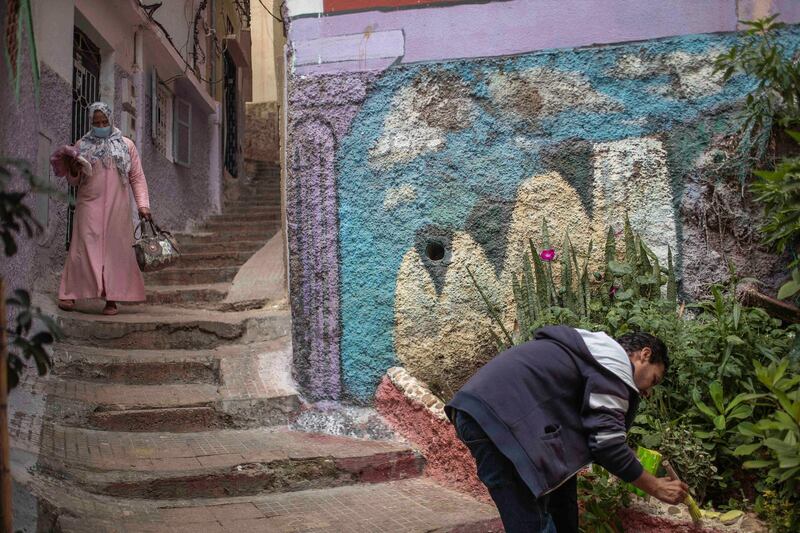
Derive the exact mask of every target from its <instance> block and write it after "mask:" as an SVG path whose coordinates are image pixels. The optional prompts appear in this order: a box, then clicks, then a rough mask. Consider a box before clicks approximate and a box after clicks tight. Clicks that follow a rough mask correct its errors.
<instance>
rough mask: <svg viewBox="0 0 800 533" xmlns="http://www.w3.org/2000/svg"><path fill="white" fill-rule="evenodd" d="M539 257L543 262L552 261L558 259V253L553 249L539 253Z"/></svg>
mask: <svg viewBox="0 0 800 533" xmlns="http://www.w3.org/2000/svg"><path fill="white" fill-rule="evenodd" d="M539 257H540V258H541V260H542V261H552V260H553V259H555V258H556V251H555V250H553V249H552V248H551V249H549V250H542V251H541V252H540V253H539Z"/></svg>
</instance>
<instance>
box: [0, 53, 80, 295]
mask: <svg viewBox="0 0 800 533" xmlns="http://www.w3.org/2000/svg"><path fill="white" fill-rule="evenodd" d="M23 57H24V61H23V64H22V66H21V67H20V73H21V79H20V96H19V100H16V98H15V96H14V92H13V87H12V85H11V83H9V82H8V81H7V79H8V78H7V76H8V70H7V69H6V68H5V67H4V68H2V69H0V70H1V71H2V72H0V106H2V107H1V108H0V116H2V117H3V119H2V120H0V154H1V155H2V156H4V157H11V158H19V159H25V160H27V161H29V162H31V164H32V165H33V166H32V168H33V169H34V171H36V170H37V152H38V149H39V144H40V138H41V139H46V140H47V141H49V143H51V145H52V146H53V147H55V146H58V145H59V144H63V143H65V142H68V141H69V140H70V139H69V129H70V117H71V94H72V93H71V88H70V87H71V86H70V83H68V82H67V81H66V80H65V79H63V78H62V77H61V76H59V75H58V74H56V73H55V72H54V71H53V70H52V69H51V68H50V67H49V66H48V65H47V64H46V63H40V87H39V101H38V103H37V102H36V100H35V95H36V92H35V90H34V85H33V80H32V78H31V76H30V63H29V61H28V55H27V49H26V50H24V53H23ZM37 104H38V105H37ZM48 155H49V154H48ZM47 170H48V171H49V169H47ZM41 177H42V178H47V175H46V174H42V175H41ZM50 179H51V183H52V185H53V186H55V187H57V188H59V189H61V190H66V181H65V180H63V179H61V178H56V177H55V176H51V177H50ZM25 186H26V185H25V184H24V183H23V182H22V181H16V182H15V187H25ZM33 201H34V199H33V198H32V197H29V206H31V207H33ZM40 222H42V224H43V225H44V226H45V228H44V232H43V233H42V235H41V236H40V237H39V238H38V239H27V238H26V237H23V238H21V239H19V241H18V244H19V246H20V249H19V252H18V253H17V254H16V255H15V256H14V257H12V258H11V259H6V258H5V257H3V260H2V262H0V264H2V267H0V275H2V276H3V278H4V279H5V282H6V284H7V287H8V288H9V289H13V288H18V287H27V288H31V287H33V286H34V284H35V285H36V286H45V287H49V286H52V284H53V280H54V278H55V277H54V275H53V272H52V271H53V269H54V268H57V269H60V265H61V264H62V263H63V260H64V256H65V253H66V252H65V250H64V234H65V228H66V204H65V203H64V202H63V201H59V200H55V199H52V198H51V199H50V200H49V201H48V217H47V220H41V221H40Z"/></svg>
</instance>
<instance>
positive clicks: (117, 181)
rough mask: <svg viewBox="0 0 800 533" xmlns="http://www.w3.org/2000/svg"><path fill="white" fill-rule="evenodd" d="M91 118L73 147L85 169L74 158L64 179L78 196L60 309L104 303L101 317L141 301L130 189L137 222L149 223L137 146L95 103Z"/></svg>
mask: <svg viewBox="0 0 800 533" xmlns="http://www.w3.org/2000/svg"><path fill="white" fill-rule="evenodd" d="M89 117H90V118H91V121H92V129H91V130H90V131H89V133H87V134H86V135H85V136H84V137H82V138H81V139H80V140H79V141H78V142H77V143H76V144H75V146H74V149H75V150H77V151H78V154H79V155H80V156H81V157H82V158H83V159H84V160H85V161H84V162H83V165H85V167H84V168H82V167H81V163H80V162H79V161H80V160H79V159H77V158H74V159H70V160H69V163H68V167H69V172H68V173H67V180H68V181H69V183H70V184H71V185H77V186H78V195H77V203H76V206H75V226H74V227H75V230H74V233H73V235H72V241H71V243H70V247H69V253H68V255H67V260H66V264H65V265H64V273H63V275H62V276H61V287H60V288H59V291H58V306H59V307H60V308H61V309H64V310H67V311H70V310H72V309H74V307H75V300H80V299H84V298H104V299H105V300H106V306H105V308H104V309H103V314H106V315H116V314H117V312H118V309H117V305H116V302H141V301H144V299H145V292H144V280H143V278H142V273H141V272H140V271H139V266H138V264H137V263H136V256H135V254H134V251H133V247H132V245H133V229H134V228H133V222H132V220H131V209H130V193H129V192H128V191H129V188H128V184H130V189H131V190H132V191H133V197H134V199H135V200H136V205H137V207H138V208H139V218H140V219H145V220H147V219H149V218H150V200H149V196H148V193H147V182H146V181H145V177H144V173H143V172H142V164H141V161H140V160H139V153H138V152H137V150H136V146H135V145H134V144H133V141H131V140H130V139H128V138H127V137H123V136H122V134H121V133H120V131H119V130H118V129H117V128H113V127H112V126H111V124H110V121H111V111H110V109H109V107H108V106H107V105H106V104H103V103H102V102H96V103H94V104H92V105H91V106H89ZM86 162H88V163H89V164H90V165H91V173H89V172H88V165H86ZM89 174H91V175H89Z"/></svg>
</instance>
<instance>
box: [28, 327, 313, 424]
mask: <svg viewBox="0 0 800 533" xmlns="http://www.w3.org/2000/svg"><path fill="white" fill-rule="evenodd" d="M54 359H55V367H54V368H55V369H54V374H53V375H52V376H51V378H48V379H47V380H41V381H39V382H35V383H36V384H35V385H30V384H27V383H26V384H25V386H26V387H30V388H31V390H30V392H31V393H33V394H46V395H48V397H50V398H54V399H57V400H58V403H57V404H54V405H57V407H55V406H54V408H53V409H54V410H53V412H52V413H50V415H49V416H50V417H51V418H53V420H56V421H59V422H60V423H62V424H64V425H67V426H73V427H91V428H95V429H106V430H112V431H131V432H137V431H139V432H141V431H173V432H188V431H198V430H207V429H209V428H246V427H257V426H266V425H281V424H287V423H289V422H291V421H292V420H294V418H295V417H296V416H298V415H299V411H298V410H299V409H300V399H299V397H298V395H297V390H296V388H295V385H294V383H293V381H292V377H291V359H292V352H291V345H290V342H289V340H288V338H282V339H277V340H275V341H269V342H258V343H253V344H249V345H232V346H224V347H220V348H217V349H215V350H115V349H109V348H87V347H82V346H73V345H70V344H65V343H59V344H58V345H57V346H56V347H55V350H54ZM31 383H34V382H31Z"/></svg>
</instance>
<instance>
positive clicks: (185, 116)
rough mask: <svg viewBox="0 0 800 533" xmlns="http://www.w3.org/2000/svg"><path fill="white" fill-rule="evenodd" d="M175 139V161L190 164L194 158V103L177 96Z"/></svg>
mask: <svg viewBox="0 0 800 533" xmlns="http://www.w3.org/2000/svg"><path fill="white" fill-rule="evenodd" d="M173 139H174V142H175V147H174V150H173V153H174V154H175V162H176V163H178V164H180V165H185V166H189V165H190V164H191V159H192V104H190V103H189V102H187V101H186V100H183V99H181V98H175V124H174V131H173Z"/></svg>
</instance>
